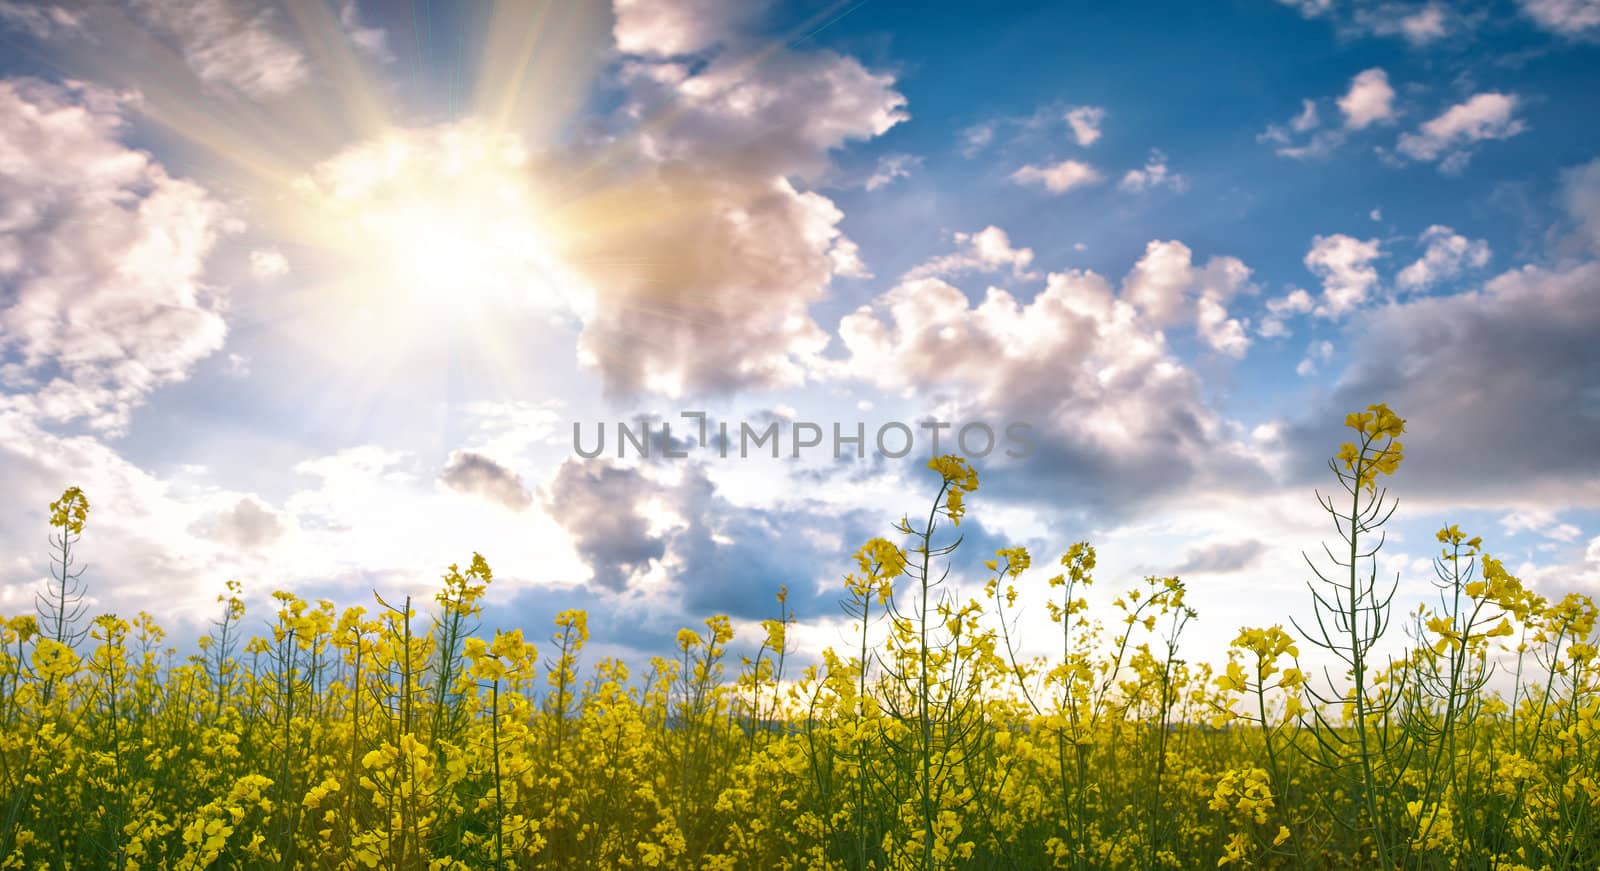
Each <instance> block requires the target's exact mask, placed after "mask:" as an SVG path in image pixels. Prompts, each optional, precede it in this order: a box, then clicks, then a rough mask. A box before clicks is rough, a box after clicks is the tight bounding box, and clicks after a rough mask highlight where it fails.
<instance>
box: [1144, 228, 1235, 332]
mask: <svg viewBox="0 0 1600 871" xmlns="http://www.w3.org/2000/svg"><path fill="white" fill-rule="evenodd" d="M1249 281H1250V269H1249V267H1247V266H1245V265H1244V263H1243V262H1242V261H1240V260H1239V259H1238V258H1235V257H1212V258H1211V259H1210V260H1208V261H1206V265H1205V266H1204V267H1199V268H1197V267H1196V266H1195V265H1194V262H1193V253H1192V252H1191V251H1190V250H1189V246H1187V245H1185V244H1183V243H1182V242H1177V241H1169V242H1162V241H1152V242H1150V243H1149V244H1148V245H1146V246H1145V253H1144V256H1143V257H1141V258H1139V261H1138V262H1137V263H1135V264H1134V266H1133V269H1131V270H1129V272H1128V275H1127V276H1126V277H1125V278H1124V279H1123V281H1122V299H1124V300H1126V301H1127V302H1129V303H1131V304H1133V305H1134V306H1136V307H1137V309H1138V311H1139V312H1140V314H1141V315H1142V316H1143V317H1144V318H1145V320H1146V321H1147V322H1149V323H1150V324H1152V325H1153V326H1156V327H1164V326H1170V325H1172V324H1176V323H1179V322H1182V321H1185V320H1188V319H1190V318H1193V320H1194V323H1195V330H1196V332H1197V333H1198V334H1199V336H1200V337H1201V339H1203V340H1204V341H1205V342H1206V344H1207V345H1209V346H1210V347H1211V349H1212V350H1214V351H1217V352H1219V353H1222V354H1225V355H1227V356H1230V357H1235V358H1238V357H1243V356H1244V354H1245V352H1246V351H1247V350H1248V349H1249V347H1250V340H1249V338H1248V337H1247V336H1246V335H1245V330H1244V325H1243V324H1242V323H1240V322H1239V321H1238V320H1237V319H1234V318H1230V317H1228V311H1227V304H1228V302H1229V300H1231V299H1232V298H1233V297H1234V296H1236V295H1237V294H1238V293H1239V292H1240V291H1241V290H1243V289H1244V288H1246V287H1248V286H1249Z"/></svg>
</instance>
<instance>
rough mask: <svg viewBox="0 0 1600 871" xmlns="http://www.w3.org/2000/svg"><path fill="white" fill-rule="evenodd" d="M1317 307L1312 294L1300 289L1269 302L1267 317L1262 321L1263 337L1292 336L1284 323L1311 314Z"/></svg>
mask: <svg viewBox="0 0 1600 871" xmlns="http://www.w3.org/2000/svg"><path fill="white" fill-rule="evenodd" d="M1315 305H1316V303H1315V302H1314V301H1313V300H1312V298H1311V294H1309V293H1306V292H1305V290H1304V289H1302V288H1298V287H1297V288H1295V289H1294V290H1292V291H1290V292H1289V293H1287V294H1285V295H1283V296H1280V297H1277V298H1275V299H1269V300H1267V316H1266V317H1265V318H1262V319H1261V335H1262V336H1265V337H1266V338H1269V339H1272V338H1281V337H1283V336H1288V335H1290V331H1289V328H1288V326H1287V325H1286V324H1285V323H1284V322H1285V321H1286V320H1288V319H1289V318H1292V317H1294V316H1295V315H1298V314H1306V313H1308V312H1310V311H1311V310H1312V309H1313V308H1314V307H1315Z"/></svg>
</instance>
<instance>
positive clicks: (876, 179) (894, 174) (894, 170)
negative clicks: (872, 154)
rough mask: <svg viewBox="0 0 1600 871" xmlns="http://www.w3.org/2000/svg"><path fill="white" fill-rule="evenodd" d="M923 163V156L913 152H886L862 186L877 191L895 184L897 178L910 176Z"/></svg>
mask: <svg viewBox="0 0 1600 871" xmlns="http://www.w3.org/2000/svg"><path fill="white" fill-rule="evenodd" d="M921 165H922V158H920V157H917V156H916V155H912V154H885V155H884V156H882V157H880V158H878V163H877V165H876V166H875V167H874V168H873V170H872V174H871V175H869V176H867V180H866V181H864V182H862V183H861V186H862V187H864V188H866V189H867V190H869V191H875V190H877V189H879V188H882V187H888V186H889V185H890V184H893V183H894V181H895V179H900V178H909V177H910V175H911V170H913V169H915V168H917V167H918V166H921Z"/></svg>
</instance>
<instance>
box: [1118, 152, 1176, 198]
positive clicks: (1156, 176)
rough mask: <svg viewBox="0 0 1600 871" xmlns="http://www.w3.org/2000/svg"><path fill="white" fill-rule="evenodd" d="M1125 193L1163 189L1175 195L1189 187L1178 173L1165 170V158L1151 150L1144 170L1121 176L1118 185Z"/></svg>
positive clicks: (1131, 171)
mask: <svg viewBox="0 0 1600 871" xmlns="http://www.w3.org/2000/svg"><path fill="white" fill-rule="evenodd" d="M1118 187H1120V188H1122V189H1123V190H1125V191H1144V190H1152V189H1155V188H1159V187H1165V188H1168V189H1169V190H1172V191H1174V192H1177V193H1182V192H1183V191H1184V190H1186V189H1187V188H1188V187H1189V180H1188V179H1186V178H1184V177H1183V176H1182V175H1179V174H1178V173H1175V172H1171V171H1169V170H1168V169H1167V156H1166V155H1165V154H1163V153H1161V152H1160V151H1157V150H1155V149H1151V151H1150V156H1149V157H1148V158H1146V160H1145V164H1144V168H1142V169H1130V170H1128V172H1127V173H1126V174H1125V175H1123V176H1122V182H1121V183H1120V184H1119V185H1118Z"/></svg>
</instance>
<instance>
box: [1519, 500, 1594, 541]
mask: <svg viewBox="0 0 1600 871" xmlns="http://www.w3.org/2000/svg"><path fill="white" fill-rule="evenodd" d="M1500 526H1501V527H1502V528H1503V529H1505V531H1506V534H1507V535H1516V534H1517V533H1519V532H1533V533H1537V534H1539V535H1542V536H1544V537H1546V538H1553V539H1555V540H1556V541H1564V542H1574V541H1577V540H1578V536H1580V535H1582V534H1583V531H1582V530H1581V529H1579V528H1578V527H1576V526H1573V525H1572V524H1570V523H1562V522H1561V521H1560V520H1559V519H1558V518H1557V516H1556V512H1555V511H1552V510H1550V509H1548V508H1523V509H1520V510H1517V511H1512V512H1509V513H1507V514H1506V515H1504V516H1503V517H1501V518H1500Z"/></svg>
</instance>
